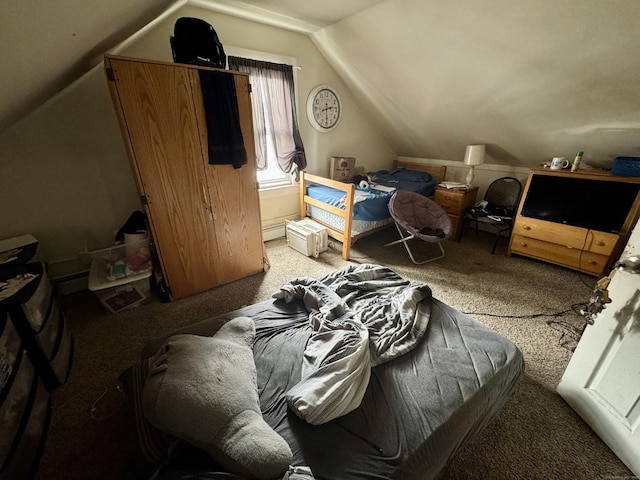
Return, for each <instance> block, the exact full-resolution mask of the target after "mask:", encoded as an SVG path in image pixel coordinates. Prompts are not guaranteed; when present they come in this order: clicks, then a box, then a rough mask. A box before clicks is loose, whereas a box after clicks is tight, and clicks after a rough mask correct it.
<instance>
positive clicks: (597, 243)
mask: <svg viewBox="0 0 640 480" xmlns="http://www.w3.org/2000/svg"><path fill="white" fill-rule="evenodd" d="M596 245H597V246H599V247H604V246H605V245H606V243H604V242H603V241H602V240H600V241H598V242H596Z"/></svg>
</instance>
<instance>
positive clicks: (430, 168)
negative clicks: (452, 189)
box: [393, 160, 447, 183]
mask: <svg viewBox="0 0 640 480" xmlns="http://www.w3.org/2000/svg"><path fill="white" fill-rule="evenodd" d="M402 167H404V168H408V169H410V170H420V171H423V172H429V173H430V174H431V175H432V176H433V178H434V179H435V180H436V182H438V183H440V182H444V181H445V180H446V178H445V177H446V175H447V167H446V166H445V165H427V164H424V163H414V162H403V161H402V160H394V161H393V168H402Z"/></svg>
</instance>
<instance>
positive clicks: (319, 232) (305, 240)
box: [286, 219, 329, 258]
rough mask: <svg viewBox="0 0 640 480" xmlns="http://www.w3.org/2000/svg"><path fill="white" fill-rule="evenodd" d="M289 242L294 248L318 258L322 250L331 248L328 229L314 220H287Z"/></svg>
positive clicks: (308, 255)
mask: <svg viewBox="0 0 640 480" xmlns="http://www.w3.org/2000/svg"><path fill="white" fill-rule="evenodd" d="M286 235H287V244H288V245H289V247H291V248H293V249H294V250H296V251H298V252H300V253H302V254H303V255H306V256H307V257H310V256H312V255H313V256H314V257H316V258H318V256H319V255H320V253H321V252H324V251H325V250H327V248H329V236H328V234H327V229H326V228H325V227H323V226H322V225H320V224H319V223H316V222H314V221H313V220H308V219H304V220H298V221H295V222H294V221H290V220H287V222H286Z"/></svg>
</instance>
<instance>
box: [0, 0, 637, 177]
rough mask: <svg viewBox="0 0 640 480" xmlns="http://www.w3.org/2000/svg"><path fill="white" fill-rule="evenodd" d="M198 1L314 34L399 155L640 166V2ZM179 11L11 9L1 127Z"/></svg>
mask: <svg viewBox="0 0 640 480" xmlns="http://www.w3.org/2000/svg"><path fill="white" fill-rule="evenodd" d="M180 3H182V4H184V3H185V1H182V2H178V3H177V4H180ZM191 3H197V4H201V5H202V4H204V5H209V6H212V7H213V8H217V9H222V10H225V9H227V10H228V11H229V12H231V13H233V12H235V13H238V12H245V13H246V15H247V16H248V17H250V18H252V19H260V18H264V19H265V21H267V22H270V23H273V24H278V25H280V26H283V27H286V28H292V29H296V30H298V31H304V32H305V33H308V34H309V35H310V36H311V38H312V39H313V41H314V43H315V44H316V46H317V47H318V48H319V49H320V51H321V52H322V53H323V55H324V56H325V57H326V58H327V60H328V61H329V62H330V63H331V64H332V65H333V66H334V68H335V69H336V70H337V71H338V73H339V74H340V75H341V76H342V77H343V78H344V80H345V82H346V83H347V84H348V85H349V86H350V88H351V89H352V90H353V92H354V94H355V95H356V97H357V98H358V99H359V100H360V102H361V105H362V108H363V109H364V110H365V111H368V112H369V113H370V115H371V117H372V118H375V119H377V122H378V124H379V126H380V129H381V131H383V132H386V134H387V136H388V139H389V141H390V143H391V144H392V145H393V146H394V148H395V150H396V153H397V154H398V155H407V156H417V157H429V158H442V159H461V158H462V156H463V153H464V148H465V145H467V144H469V143H485V144H486V145H487V156H488V159H487V161H488V162H489V163H497V164H507V165H514V166H525V167H528V166H532V165H535V164H537V163H540V162H542V161H545V160H548V159H549V158H551V157H552V156H557V155H564V156H567V157H570V158H571V157H573V155H574V154H575V152H576V151H577V150H584V151H585V157H584V159H585V161H586V162H588V163H591V164H593V165H596V166H610V164H611V161H612V160H613V158H615V157H616V156H620V155H625V156H640V62H638V60H637V59H638V52H639V51H640V35H638V34H637V24H638V19H640V2H638V1H637V0H608V1H590V2H584V1H583V0H562V1H558V0H520V1H518V2H513V1H512V0H487V1H483V2H477V1H474V0H464V1H458V2H452V1H449V0H383V1H381V0H349V1H344V0H323V1H318V2H310V1H299V0H246V1H244V2H237V1H232V0H217V1H214V0H211V1H202V0H198V1H193V2H191ZM177 4H174V6H175V5H177ZM171 5H172V2H170V1H168V0H137V1H136V2H130V1H128V0H109V1H108V2H98V1H97V0H63V1H61V2H37V1H36V0H6V1H4V2H3V16H2V20H0V27H1V28H2V32H3V38H4V40H5V41H4V42H1V43H0V54H2V59H3V62H4V65H5V67H4V68H3V72H2V73H1V74H0V75H2V79H1V82H0V89H1V90H0V91H1V92H2V96H0V131H2V130H4V129H6V128H7V127H8V126H9V125H11V124H12V123H14V122H15V121H17V120H18V119H19V118H20V117H21V116H23V115H25V114H26V113H27V112H28V111H30V110H31V109H33V108H34V107H35V106H37V105H38V104H40V103H42V102H43V101H44V100H46V99H47V98H49V97H50V96H51V95H53V94H55V92H56V91H58V90H60V89H61V88H63V87H64V86H65V85H66V84H68V83H69V82H70V81H72V80H74V79H75V78H77V77H78V76H79V75H80V74H81V73H83V72H85V71H87V70H88V69H89V68H90V67H92V66H93V65H95V64H96V62H97V61H99V60H97V59H98V58H99V57H100V55H101V54H102V53H103V52H104V51H106V50H108V49H110V48H111V47H113V46H114V45H116V44H117V43H118V42H120V41H122V40H124V39H125V38H126V37H127V36H128V35H130V34H132V33H133V32H135V31H136V30H138V29H139V28H141V27H142V26H144V25H145V24H146V23H148V22H150V21H151V20H153V19H154V18H155V17H157V16H158V15H159V14H160V12H162V11H164V10H165V9H166V8H169V7H171Z"/></svg>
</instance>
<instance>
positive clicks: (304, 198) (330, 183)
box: [300, 160, 447, 260]
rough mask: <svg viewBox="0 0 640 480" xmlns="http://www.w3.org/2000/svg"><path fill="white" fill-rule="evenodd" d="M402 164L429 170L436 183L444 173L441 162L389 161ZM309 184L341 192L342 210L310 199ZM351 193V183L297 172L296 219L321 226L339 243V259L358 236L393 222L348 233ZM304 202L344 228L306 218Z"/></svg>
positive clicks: (348, 250)
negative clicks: (334, 217)
mask: <svg viewBox="0 0 640 480" xmlns="http://www.w3.org/2000/svg"><path fill="white" fill-rule="evenodd" d="M402 167H404V168H408V169H411V170H420V171H423V172H429V173H430V174H431V175H433V177H434V178H435V179H436V182H443V181H444V180H445V176H446V173H447V167H446V166H444V165H426V164H423V163H413V162H403V161H400V160H394V161H393V168H394V169H395V168H402ZM310 183H317V184H319V185H324V186H327V187H331V188H335V189H336V190H341V191H343V192H344V193H345V209H344V210H343V209H341V208H338V207H334V206H333V205H329V204H328V203H324V202H322V201H320V200H316V199H315V198H311V197H310V196H309V195H307V185H308V184H310ZM354 193H355V185H354V184H353V183H344V182H340V181H338V180H331V179H329V178H325V177H320V176H318V175H312V174H310V173H305V172H300V218H310V219H312V220H314V221H316V222H318V223H321V224H322V225H323V226H325V227H326V228H327V232H328V234H329V236H330V237H332V238H334V239H336V240H337V241H339V242H342V258H344V259H345V260H349V253H350V250H351V246H352V245H353V244H354V243H356V241H357V240H358V239H359V238H362V237H365V236H367V235H371V234H372V233H376V232H378V231H380V230H383V229H385V228H387V227H389V226H391V225H393V223H390V224H388V225H384V226H382V227H378V228H374V229H372V230H367V231H366V232H362V233H360V234H358V235H353V234H352V232H351V226H352V222H353V205H354V202H353V196H354ZM307 205H313V206H315V207H318V208H321V209H322V210H326V211H328V212H330V213H333V214H334V215H337V216H339V217H342V218H343V219H344V230H343V231H340V230H337V229H335V228H334V227H331V226H330V225H327V224H326V223H324V222H322V221H320V220H318V219H316V218H313V217H307Z"/></svg>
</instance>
